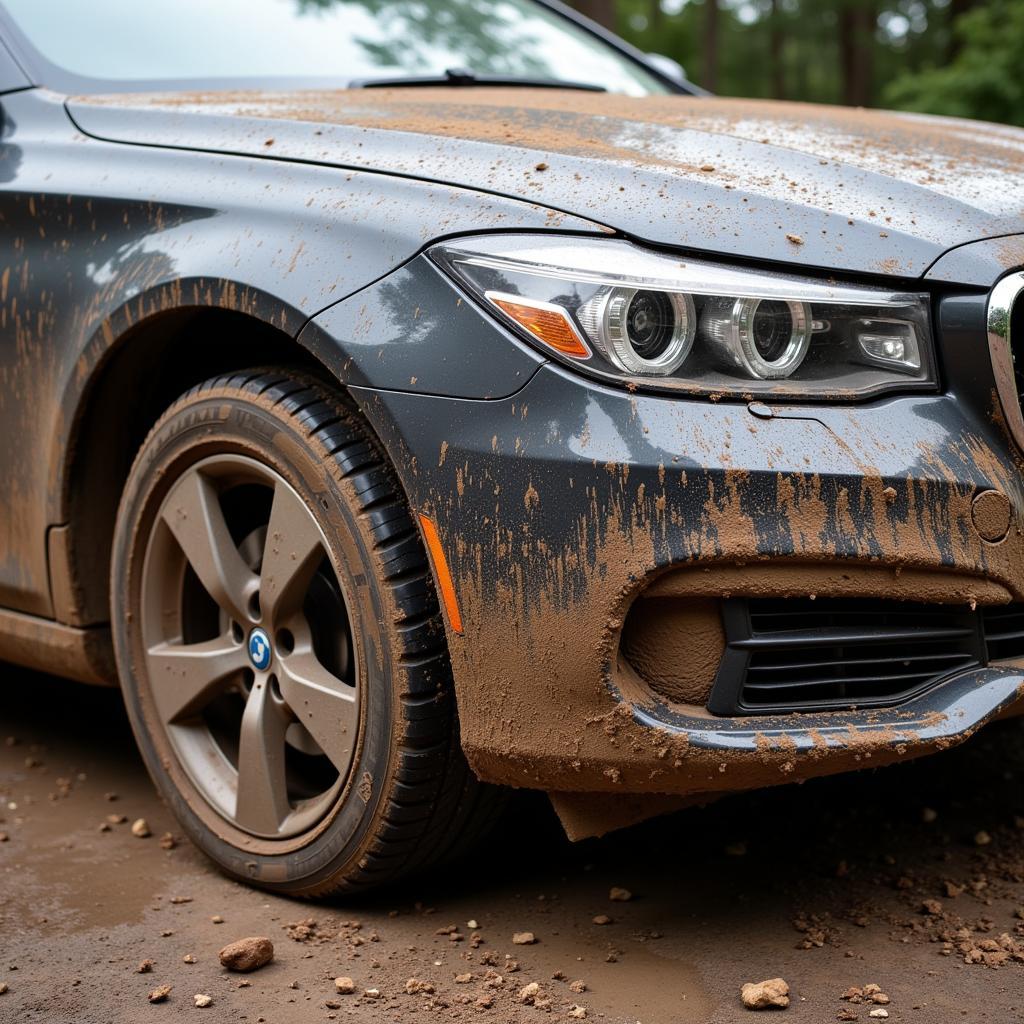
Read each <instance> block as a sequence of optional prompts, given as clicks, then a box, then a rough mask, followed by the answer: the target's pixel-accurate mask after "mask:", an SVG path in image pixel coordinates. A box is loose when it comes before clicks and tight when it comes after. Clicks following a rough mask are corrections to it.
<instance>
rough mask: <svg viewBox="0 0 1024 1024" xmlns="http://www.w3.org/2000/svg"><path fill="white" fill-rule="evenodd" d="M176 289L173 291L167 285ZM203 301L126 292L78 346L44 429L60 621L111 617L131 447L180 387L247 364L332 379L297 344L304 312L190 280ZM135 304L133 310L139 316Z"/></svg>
mask: <svg viewBox="0 0 1024 1024" xmlns="http://www.w3.org/2000/svg"><path fill="white" fill-rule="evenodd" d="M173 291H174V293H175V294H177V295H178V296H179V297H181V296H183V289H182V286H181V285H180V283H179V284H177V285H176V286H175V287H174V289H173ZM197 296H199V297H205V298H207V299H209V300H211V301H205V302H204V301H200V302H194V301H189V302H180V303H179V304H174V303H171V302H167V295H166V293H164V294H162V295H161V296H159V298H158V300H157V301H156V302H155V303H154V302H153V301H152V300H151V301H145V300H141V299H135V300H133V301H132V302H131V303H128V304H126V305H125V306H124V307H122V308H121V309H119V310H118V311H117V312H116V313H114V314H112V315H111V316H108V317H107V318H106V319H105V320H104V321H103V323H102V324H101V325H100V327H99V328H98V329H97V330H96V331H95V332H94V334H93V335H92V337H91V338H90V341H89V343H88V344H87V346H86V347H85V348H84V350H83V352H82V354H81V355H80V356H79V358H78V361H77V364H76V365H75V367H74V369H73V372H71V373H70V374H69V376H68V380H67V383H66V386H65V389H64V393H63V395H62V403H61V408H62V409H63V410H64V415H63V416H62V417H61V422H60V423H59V425H58V429H57V430H55V431H54V438H53V440H52V445H53V448H54V450H53V452H52V456H51V462H50V465H51V466H52V467H53V470H52V474H53V475H52V477H51V490H50V493H51V508H50V514H49V516H48V520H47V521H48V522H49V523H51V524H57V525H53V526H51V527H50V529H49V532H48V538H47V549H48V556H49V564H50V583H51V592H52V594H53V602H54V610H55V613H56V617H57V619H58V621H60V622H63V623H66V624H68V625H72V626H91V625H96V624H100V623H104V622H106V621H108V619H109V604H110V592H109V590H110V588H109V567H110V553H111V542H112V539H113V533H114V524H115V519H116V515H117V508H118V504H119V502H120V496H121V492H122V490H123V488H124V483H125V481H126V480H127V477H128V471H129V469H130V467H131V464H132V461H133V460H134V458H135V454H136V453H137V451H138V450H139V448H140V446H141V445H142V442H143V441H144V440H145V437H146V435H147V434H148V432H149V430H150V429H151V427H152V426H153V424H154V423H155V422H156V421H157V420H158V419H159V417H160V415H161V414H162V413H163V412H164V411H165V410H166V409H167V408H168V407H169V406H170V405H171V404H172V403H173V402H174V401H175V399H177V398H178V397H179V396H180V395H181V394H182V393H184V392H185V391H187V390H188V389H189V388H190V387H193V386H195V385H196V384H199V383H201V382H202V381H204V380H206V379H208V378H209V377H212V376H215V375H217V374H219V373H226V372H230V371H233V370H240V369H244V368H246V367H250V366H259V365H274V366H281V367H289V368H294V369H300V370H303V371H305V372H306V373H309V374H312V375H314V376H317V377H319V378H321V379H323V380H324V381H325V382H328V383H331V384H333V385H335V386H337V385H338V384H339V383H341V384H342V386H343V382H339V381H338V379H337V377H336V376H335V375H334V374H332V373H331V372H330V371H329V370H327V369H326V367H324V365H323V364H322V363H321V362H320V361H319V360H318V359H317V358H316V356H315V355H313V354H312V353H311V352H310V351H309V349H308V348H306V347H305V346H304V345H303V344H302V343H301V342H300V341H299V340H297V337H296V336H297V335H298V334H299V332H300V330H301V327H302V325H303V323H305V320H306V318H305V317H303V316H301V315H300V314H299V313H298V311H296V310H293V309H291V308H289V307H285V306H283V305H280V304H273V303H272V302H271V301H269V300H268V299H267V297H265V296H255V295H253V294H252V293H251V292H248V291H246V290H245V289H242V288H234V287H232V286H226V285H222V286H220V287H218V288H217V289H216V290H214V289H213V288H211V287H209V286H208V287H206V288H205V289H198V288H197V289H193V291H192V296H191V298H193V299H194V298H195V297H197ZM140 311H142V312H143V315H141V317H140V315H139V314H140Z"/></svg>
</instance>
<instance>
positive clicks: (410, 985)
mask: <svg viewBox="0 0 1024 1024" xmlns="http://www.w3.org/2000/svg"><path fill="white" fill-rule="evenodd" d="M405 991H406V994H407V995H410V996H417V995H428V996H429V995H433V994H434V986H433V985H431V983H430V982H429V981H420V979H419V978H410V979H409V980H408V981H407V982H406V983H405Z"/></svg>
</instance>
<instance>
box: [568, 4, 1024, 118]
mask: <svg viewBox="0 0 1024 1024" xmlns="http://www.w3.org/2000/svg"><path fill="white" fill-rule="evenodd" d="M573 5H574V6H575V7H576V8H577V9H579V10H580V11H582V12H583V13H585V14H587V15H589V16H590V17H592V18H594V19H595V20H596V21H598V22H600V23H601V24H603V25H606V26H607V27H609V28H611V29H613V30H614V31H616V32H618V33H619V34H620V35H622V36H624V37H625V38H626V39H628V40H630V42H632V43H634V44H635V45H637V46H639V47H640V48H641V49H643V50H646V51H648V52H650V51H654V52H658V53H663V54H665V55H667V56H669V57H672V58H674V59H675V60H677V61H679V63H680V64H682V65H683V67H684V68H686V71H687V74H688V76H689V77H690V78H691V79H692V80H693V81H695V82H697V83H699V84H700V85H703V86H704V87H705V88H707V89H710V90H711V91H712V92H716V93H719V94H722V95H730V96H757V97H769V98H778V99H793V100H810V101H815V102H823V103H845V104H851V105H855V106H865V107H871V106H883V107H894V108H899V109H904V110H917V111H925V112H929V113H940V114H952V115H955V116H958V117H976V118H982V119H984V120H988V121H1003V122H1008V123H1011V124H1024V73H1022V67H1021V57H1022V55H1024V0H574V3H573Z"/></svg>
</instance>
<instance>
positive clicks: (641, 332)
mask: <svg viewBox="0 0 1024 1024" xmlns="http://www.w3.org/2000/svg"><path fill="white" fill-rule="evenodd" d="M576 317H577V320H578V321H579V323H580V325H581V326H582V327H583V330H584V332H585V333H586V334H587V335H588V336H589V337H590V338H591V339H592V340H593V341H594V343H595V344H596V345H597V347H598V348H599V349H600V351H601V352H602V353H603V354H604V356H605V357H606V358H607V359H608V360H609V362H611V363H612V364H613V365H615V366H617V367H618V368H619V369H620V370H622V371H624V372H625V373H630V374H638V375H642V376H648V375H649V376H661V377H664V376H668V375H669V374H672V373H675V371H676V370H678V369H679V367H680V366H682V365H683V363H684V362H685V361H686V357H687V356H688V355H689V354H690V350H691V349H692V348H693V339H694V336H695V334H696V327H697V316H696V313H695V312H694V306H693V299H692V298H691V297H690V296H689V295H684V294H680V293H678V292H662V291H651V290H649V289H639V288H603V289H601V290H600V291H598V292H597V293H596V294H595V295H594V296H593V297H592V298H590V299H588V300H587V302H586V303H585V304H584V305H582V306H580V307H579V308H578V309H577V311H576Z"/></svg>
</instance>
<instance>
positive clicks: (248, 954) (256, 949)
mask: <svg viewBox="0 0 1024 1024" xmlns="http://www.w3.org/2000/svg"><path fill="white" fill-rule="evenodd" d="M273 959H274V944H273V943H272V942H271V941H270V939H268V938H266V937H265V936H256V935H253V936H250V937H249V938H246V939H238V941H237V942H231V943H228V945H226V946H225V947H224V948H223V949H222V950H221V951H220V962H221V963H222V964H223V965H224V966H225V967H226V968H227V969H228V970H229V971H255V970H257V969H258V968H260V967H265V966H266V965H267V964H269V963H270V961H271V960H273Z"/></svg>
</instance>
